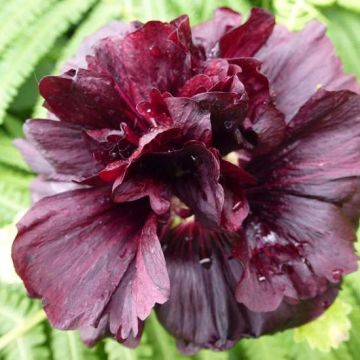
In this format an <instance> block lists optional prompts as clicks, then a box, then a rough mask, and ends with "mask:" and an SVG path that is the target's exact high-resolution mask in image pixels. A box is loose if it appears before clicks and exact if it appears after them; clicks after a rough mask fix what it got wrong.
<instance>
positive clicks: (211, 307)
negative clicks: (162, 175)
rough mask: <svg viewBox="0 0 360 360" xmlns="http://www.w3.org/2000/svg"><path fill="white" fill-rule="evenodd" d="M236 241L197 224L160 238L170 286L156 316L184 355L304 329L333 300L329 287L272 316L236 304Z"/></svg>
mask: <svg viewBox="0 0 360 360" xmlns="http://www.w3.org/2000/svg"><path fill="white" fill-rule="evenodd" d="M237 241H238V239H237V237H236V235H235V234H232V235H231V234H230V233H225V232H212V231H209V230H207V229H205V228H203V227H202V226H201V225H199V224H197V223H185V224H182V225H179V226H178V227H176V228H175V229H171V230H168V231H167V232H166V233H165V235H164V237H163V238H162V246H163V249H164V254H165V258H166V263H167V267H168V271H169V276H170V281H171V285H172V286H171V291H170V298H169V300H168V302H166V303H165V304H163V305H159V306H157V307H156V312H157V315H158V318H159V320H160V322H161V323H162V324H163V325H164V326H165V328H166V329H167V330H168V331H170V333H171V334H172V335H174V336H175V337H176V338H177V344H178V347H179V349H180V351H181V352H183V353H185V354H187V355H189V354H194V353H195V352H197V351H199V350H200V349H201V348H210V349H213V350H226V349H228V348H230V347H232V346H233V345H234V344H235V343H236V342H237V341H238V340H240V339H241V338H247V337H258V336H260V335H262V334H268V333H273V332H275V331H280V330H285V329H288V328H291V327H295V326H299V325H302V324H303V323H306V322H308V321H310V320H313V319H314V318H316V317H318V316H319V315H321V314H322V313H323V312H324V310H325V309H326V308H327V307H328V306H329V305H330V304H331V303H332V302H333V300H334V299H335V297H336V295H337V290H338V289H337V287H336V286H329V287H328V288H327V289H326V290H325V291H324V292H323V293H322V294H321V295H319V296H317V297H315V298H312V299H311V300H305V301H300V302H299V303H298V304H294V303H291V302H286V300H285V301H283V302H281V304H280V305H279V306H278V308H277V309H276V310H274V311H269V312H253V311H251V310H249V309H248V308H246V307H245V306H243V305H242V304H239V303H238V302H237V301H236V299H235V289H236V285H237V283H238V281H239V280H240V279H241V278H242V276H243V265H242V264H241V262H239V261H238V259H236V257H234V256H233V250H232V249H233V246H234V244H235V243H236V242H237ZM265 300H266V299H265Z"/></svg>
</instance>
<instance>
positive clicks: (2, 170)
mask: <svg viewBox="0 0 360 360" xmlns="http://www.w3.org/2000/svg"><path fill="white" fill-rule="evenodd" d="M32 179H33V175H31V174H29V173H27V172H24V171H19V170H15V169H14V168H11V167H9V166H5V165H2V164H0V227H2V226H4V225H6V224H9V223H11V222H12V221H13V219H14V217H15V215H16V214H18V213H19V212H21V211H24V210H25V209H26V208H27V207H29V205H30V194H29V185H30V181H31V180H32Z"/></svg>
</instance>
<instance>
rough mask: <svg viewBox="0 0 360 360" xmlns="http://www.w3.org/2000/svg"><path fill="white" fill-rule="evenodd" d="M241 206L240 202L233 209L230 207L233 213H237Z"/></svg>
mask: <svg viewBox="0 0 360 360" xmlns="http://www.w3.org/2000/svg"><path fill="white" fill-rule="evenodd" d="M241 206H242V202H241V201H238V202H237V203H236V204H235V205H234V206H233V207H232V210H233V211H237V210H239V209H240V208H241Z"/></svg>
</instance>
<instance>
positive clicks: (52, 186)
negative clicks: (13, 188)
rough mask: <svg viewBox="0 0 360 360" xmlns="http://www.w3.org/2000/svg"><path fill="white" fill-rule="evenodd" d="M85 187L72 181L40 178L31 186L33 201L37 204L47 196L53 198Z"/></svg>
mask: <svg viewBox="0 0 360 360" xmlns="http://www.w3.org/2000/svg"><path fill="white" fill-rule="evenodd" d="M82 187H83V186H82V185H79V184H77V183H74V182H71V181H65V179H64V181H61V180H52V179H49V178H47V177H45V176H38V177H37V178H36V179H35V180H34V181H33V182H32V183H31V185H30V190H31V199H32V202H33V203H35V202H37V201H39V200H41V199H42V198H44V197H47V196H53V195H56V194H60V193H63V192H66V191H70V190H76V189H81V188H82Z"/></svg>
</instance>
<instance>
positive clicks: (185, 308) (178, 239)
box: [156, 223, 248, 352]
mask: <svg viewBox="0 0 360 360" xmlns="http://www.w3.org/2000/svg"><path fill="white" fill-rule="evenodd" d="M162 244H163V247H164V253H165V257H166V264H167V267H168V271H169V276H170V281H171V292H170V299H169V301H168V302H166V303H165V304H163V305H161V306H158V307H157V309H156V310H157V315H158V317H159V320H160V321H161V323H162V324H163V325H164V326H165V327H166V328H167V329H168V330H169V331H170V332H171V333H172V334H173V335H174V336H176V338H178V339H180V340H182V341H183V343H184V344H189V343H192V344H195V345H197V347H195V351H196V349H197V350H198V347H201V348H211V349H215V350H225V349H227V348H229V347H231V346H232V345H233V344H234V342H235V341H237V340H238V339H239V338H240V337H241V336H242V335H243V334H245V333H247V332H248V328H247V327H248V324H247V321H246V314H245V311H243V310H242V309H241V305H240V304H238V303H237V302H236V300H235V297H234V294H233V289H234V287H235V284H236V282H237V281H238V280H239V277H240V275H241V264H240V262H238V261H237V260H236V259H233V260H228V257H230V255H231V238H230V239H229V238H227V236H221V235H219V234H216V233H211V232H209V231H207V230H205V229H203V228H202V227H201V226H198V225H197V224H195V223H191V224H184V225H179V226H178V227H177V228H175V229H174V230H170V231H169V232H168V233H167V234H166V235H165V236H164V238H163V239H162ZM192 347H193V346H192ZM181 350H182V351H183V352H189V349H185V346H182V347H181ZM192 352H193V351H192Z"/></svg>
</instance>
